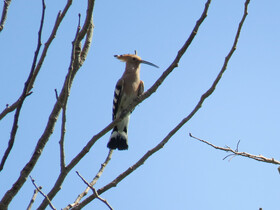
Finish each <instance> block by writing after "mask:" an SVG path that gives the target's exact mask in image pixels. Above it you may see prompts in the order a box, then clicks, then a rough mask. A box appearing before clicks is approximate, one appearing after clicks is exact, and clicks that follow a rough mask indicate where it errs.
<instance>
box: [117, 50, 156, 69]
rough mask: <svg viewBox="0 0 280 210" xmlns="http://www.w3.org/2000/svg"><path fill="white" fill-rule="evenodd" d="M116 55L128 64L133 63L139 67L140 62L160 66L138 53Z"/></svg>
mask: <svg viewBox="0 0 280 210" xmlns="http://www.w3.org/2000/svg"><path fill="white" fill-rule="evenodd" d="M114 57H116V58H117V59H119V60H121V61H123V62H126V64H127V65H132V66H136V67H138V66H139V64H141V63H144V64H148V65H150V66H154V67H156V68H159V67H158V66H157V65H155V64H153V63H151V62H148V61H145V60H142V59H141V58H140V57H139V56H138V55H136V53H135V55H133V54H123V55H114Z"/></svg>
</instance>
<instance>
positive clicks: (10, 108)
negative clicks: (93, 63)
mask: <svg viewBox="0 0 280 210" xmlns="http://www.w3.org/2000/svg"><path fill="white" fill-rule="evenodd" d="M71 4H72V0H68V1H67V4H66V5H65V7H64V9H63V11H62V13H61V11H59V13H58V15H57V18H56V21H55V24H54V27H53V30H52V32H51V35H50V36H49V38H48V40H47V42H46V43H45V46H44V49H43V51H42V54H41V57H40V59H39V61H38V63H37V65H36V68H35V70H34V73H33V75H32V77H31V79H30V82H29V84H28V88H27V92H30V90H31V89H32V88H33V85H34V82H35V80H36V78H37V75H38V73H39V71H40V69H41V66H42V64H43V62H44V60H45V57H46V55H47V52H48V49H49V46H50V45H51V43H52V41H53V40H54V38H55V36H56V32H57V30H58V28H59V26H60V24H61V22H62V20H63V18H64V17H65V15H66V13H67V11H68V9H69V7H70V6H71ZM19 103H20V98H19V99H18V100H17V101H16V102H14V103H13V104H12V105H10V106H7V107H6V108H5V109H4V110H3V111H2V112H1V113H0V120H1V119H3V118H4V117H5V116H6V115H7V114H8V113H10V112H12V111H14V110H15V109H16V108H17V107H18V106H19Z"/></svg>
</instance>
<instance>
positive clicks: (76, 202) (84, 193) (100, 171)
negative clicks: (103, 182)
mask: <svg viewBox="0 0 280 210" xmlns="http://www.w3.org/2000/svg"><path fill="white" fill-rule="evenodd" d="M112 154H113V150H109V153H108V156H107V158H106V160H105V161H104V163H102V164H101V167H100V169H99V171H98V172H97V174H96V175H95V177H94V178H93V180H92V181H91V183H90V184H89V185H90V186H93V185H95V184H96V182H97V180H98V179H99V178H100V176H101V175H102V173H103V171H104V169H105V167H106V166H107V164H108V163H109V161H110V160H111V158H112ZM89 190H90V187H87V188H86V189H85V191H84V192H82V193H81V194H80V195H79V196H78V197H77V199H76V200H75V202H74V203H72V204H69V205H68V206H67V207H65V208H64V209H63V210H69V209H71V208H73V207H74V206H76V205H77V204H78V203H79V202H80V201H81V199H82V198H83V197H84V196H86V195H87V193H88V191H89Z"/></svg>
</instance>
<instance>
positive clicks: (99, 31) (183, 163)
mask: <svg viewBox="0 0 280 210" xmlns="http://www.w3.org/2000/svg"><path fill="white" fill-rule="evenodd" d="M2 4H3V2H1V4H0V6H1V7H2ZM64 4H65V2H64V1H63V2H62V1H56V2H54V1H48V0H46V5H47V8H46V17H45V25H44V29H43V36H42V39H43V40H42V41H43V43H44V42H46V39H47V38H48V36H49V34H50V33H51V30H52V27H53V23H54V20H55V18H56V15H57V12H58V11H59V10H61V9H63V7H64ZM204 4H205V1H201V0H200V1H189V0H187V1H186V0H178V1H173V2H172V3H171V2H170V1H159V0H155V1H152V2H151V1H147V0H143V1H141V2H139V1H128V0H124V1H106V2H104V1H96V3H95V9H94V25H95V28H94V35H93V42H92V46H91V49H90V52H89V54H88V57H87V60H86V61H85V63H84V65H83V67H82V68H81V69H80V70H79V72H78V74H77V76H76V78H75V80H74V83H73V86H72V90H71V95H70V98H69V102H68V108H67V125H66V126H67V134H66V140H65V152H66V161H67V162H68V161H70V160H71V159H72V158H73V157H74V156H75V155H76V154H77V153H78V152H79V151H80V150H81V149H82V148H83V147H84V146H85V144H86V143H87V142H88V141H89V140H90V139H91V137H92V136H93V135H95V134H96V133H97V132H99V131H100V130H101V129H102V128H104V127H105V126H106V125H107V124H108V123H110V121H111V114H112V113H111V110H112V99H113V91H114V87H115V84H116V82H117V80H118V79H119V78H120V77H121V75H122V73H123V70H124V63H122V62H119V61H118V60H116V59H115V58H114V57H113V55H115V54H125V53H133V52H134V50H137V52H138V55H139V56H141V57H142V58H143V59H145V60H147V61H150V62H152V63H155V64H156V65H158V66H160V68H159V69H155V68H153V67H150V66H147V65H142V66H141V78H142V80H143V81H144V83H145V89H146V90H147V89H148V88H149V87H150V86H151V85H152V84H153V83H154V82H155V81H156V79H157V78H158V77H159V76H160V75H161V74H162V72H163V71H164V70H165V69H166V68H167V67H168V66H169V64H170V63H171V62H172V61H173V59H174V58H175V56H176V54H177V51H178V50H179V49H180V48H181V46H182V45H183V44H184V42H185V40H186V39H187V38H188V36H189V34H190V32H191V30H192V29H193V27H194V25H195V22H196V20H197V19H198V18H199V17H200V15H201V13H202V11H203V8H204ZM243 6H244V1H241V0H230V1H222V0H217V1H212V4H211V5H210V8H209V12H208V17H207V18H206V20H205V21H204V23H203V24H202V26H201V28H200V30H199V32H198V34H197V36H196V38H195V39H194V41H193V42H192V44H191V46H190V48H189V49H188V51H187V52H186V54H185V55H184V56H183V58H182V60H181V61H180V63H179V67H178V68H176V69H175V70H174V71H173V72H172V74H171V75H169V77H168V78H167V79H166V80H165V81H164V83H163V84H162V85H161V86H160V88H159V89H158V90H157V92H156V93H155V94H153V95H152V96H151V97H150V98H148V99H147V100H145V101H144V102H143V103H141V104H140V105H139V106H137V107H136V109H135V110H134V112H133V114H132V116H131V121H130V125H129V134H128V135H129V150H128V151H115V152H114V154H113V157H112V160H111V162H110V163H109V164H108V166H107V168H106V169H105V171H104V173H103V175H102V177H101V178H100V180H99V181H98V183H97V184H96V186H95V187H96V188H97V189H98V188H100V187H103V186H104V185H106V184H107V183H109V182H110V181H112V180H113V179H114V178H115V177H116V176H117V175H119V174H120V173H122V172H123V171H124V170H126V169H127V168H128V167H130V166H131V165H133V164H134V163H135V162H136V161H137V160H138V159H139V158H141V157H142V156H143V155H144V154H145V153H146V152H147V151H148V150H149V149H151V148H153V147H154V146H156V145H157V144H158V143H159V142H160V141H161V140H162V139H163V138H164V137H165V136H166V135H167V134H168V132H169V131H170V130H171V129H173V128H174V127H175V126H176V125H177V124H178V123H179V122H180V121H181V120H182V119H183V118H184V117H185V116H187V115H188V114H189V113H190V112H191V111H192V110H193V108H194V106H195V105H196V103H197V102H198V100H199V99H200V97H201V95H202V94H203V93H204V92H205V91H206V90H207V89H208V88H209V87H210V85H211V84H212V82H213V81H214V79H215V77H216V76H217V74H218V72H219V71H220V69H221V67H222V65H223V62H224V58H225V56H226V55H227V53H228V52H229V50H230V48H231V46H232V43H233V39H234V36H235V33H236V30H237V27H238V23H239V21H240V19H241V17H242V14H243ZM279 6H280V3H279V1H277V0H271V1H269V2H263V1H254V0H252V1H251V3H250V5H249V10H248V12H249V14H248V17H247V19H246V21H245V24H244V27H243V29H242V32H241V35H240V40H239V42H238V45H237V50H236V52H235V53H234V55H233V56H232V58H231V60H230V62H229V65H228V69H227V71H226V72H225V74H224V76H223V78H222V80H221V81H220V83H219V84H218V86H217V88H216V90H215V92H214V93H213V94H212V95H211V96H210V97H209V98H208V99H207V100H206V101H205V103H204V104H203V106H202V108H201V109H200V110H199V112H198V113H197V114H196V115H195V116H194V117H193V118H192V119H191V120H190V121H189V122H188V123H187V124H186V125H185V126H184V127H183V128H182V129H181V130H180V131H179V132H178V133H176V135H174V137H172V139H171V140H170V141H169V142H168V143H167V144H166V145H165V147H164V148H163V149H162V150H160V151H159V152H157V153H156V154H155V155H153V156H152V157H151V158H149V159H148V160H147V161H146V162H145V164H144V165H143V166H141V167H140V168H139V169H137V170H136V171H134V172H133V173H132V174H131V175H130V176H128V177H127V178H126V179H124V180H123V181H122V182H121V183H119V184H118V186H117V187H116V188H113V189H111V190H109V191H107V192H105V193H104V194H102V197H103V198H105V199H107V200H108V202H109V203H110V204H111V205H112V207H113V208H114V209H117V210H118V209H133V210H140V209H187V210H189V209H191V210H193V209H194V210H204V209H213V210H217V209H221V210H223V209H228V210H234V209H246V210H256V209H258V208H260V207H262V208H263V209H269V210H274V209H279V202H278V200H279V196H280V193H279V190H278V189H279V187H280V184H279V173H278V171H277V166H275V165H271V164H266V163H260V162H257V161H254V160H250V159H247V158H242V157H235V158H233V159H232V160H231V161H228V160H223V158H224V157H225V156H226V155H227V153H225V152H222V151H218V150H214V149H213V148H210V147H209V146H207V145H205V144H202V143H201V142H198V141H196V140H194V139H191V138H190V137H189V136H188V134H189V133H192V134H193V135H194V136H197V137H199V138H202V139H205V140H209V141H210V142H212V143H213V144H216V145H218V146H225V145H228V146H230V147H232V148H234V149H235V146H236V144H237V142H238V141H239V140H240V145H239V151H245V152H248V153H252V154H256V155H259V154H262V155H264V156H266V157H269V158H270V157H274V158H275V159H278V160H279V159H280V157H279V147H280V143H279V137H280V135H279V127H280V121H279V115H280V111H279V107H280V99H279V97H278V93H279V90H280V84H279V78H280V73H279V62H278V60H279V49H280V42H279V37H280V30H279V25H280V17H279V16H280V14H279V9H278V8H279ZM85 11H86V1H85V0H83V1H74V2H73V5H72V6H71V8H70V10H69V13H68V14H67V16H66V17H65V19H64V21H63V23H62V25H61V28H60V29H59V31H58V33H57V36H56V38H55V40H54V41H53V43H52V45H51V47H50V49H49V51H48V54H47V58H46V60H45V62H44V64H43V66H42V69H41V72H40V74H39V76H38V78H37V80H36V82H35V85H34V89H33V94H32V95H31V96H29V97H28V98H27V99H26V101H25V103H24V105H23V108H22V112H21V116H20V119H19V129H18V133H17V136H16V142H15V145H14V148H13V150H12V152H11V154H10V157H9V158H8V160H7V162H6V167H5V168H4V170H3V171H2V172H0V186H1V187H0V195H1V197H2V195H3V194H4V193H5V192H6V191H7V190H8V189H10V188H11V186H12V184H13V183H14V182H15V180H16V179H17V178H18V176H19V173H20V170H21V169H22V168H23V166H24V165H25V164H26V162H27V161H28V160H29V159H30V157H31V155H32V153H33V150H34V145H36V142H37V140H38V138H39V137H40V135H41V134H42V132H43V130H44V128H45V125H46V122H47V120H48V116H49V113H50V111H51V110H52V107H53V105H54V103H55V100H56V98H55V93H54V89H58V90H60V88H61V87H62V84H63V81H64V78H65V75H66V73H67V69H68V66H69V61H70V53H71V42H72V40H73V38H74V35H75V30H76V26H77V22H78V13H81V14H82V22H83V20H84V18H85ZM40 17H41V1H35V0H30V1H27V2H22V1H12V3H11V5H10V8H9V13H8V18H7V22H6V24H5V28H4V30H3V31H2V32H1V35H0V36H1V39H0V46H1V50H0V57H1V70H0V107H2V108H1V110H2V109H4V108H5V106H6V104H12V103H13V102H14V101H15V100H16V99H17V98H18V97H19V95H20V93H21V91H22V88H23V85H24V82H25V80H26V78H27V76H28V74H29V71H30V67H31V64H32V59H33V55H34V51H35V48H36V44H37V32H38V28H39V20H40ZM13 115H14V114H9V115H8V116H6V118H4V119H3V120H2V121H1V122H0V134H1V145H2V146H1V147H0V154H1V157H2V154H3V153H4V151H5V149H6V145H7V142H8V139H9V135H10V129H11V127H12V120H13ZM60 125H61V119H59V120H58V123H57V125H56V128H55V131H54V133H53V135H52V136H51V138H50V140H49V142H48V144H47V145H46V147H45V149H44V151H43V154H42V156H41V158H40V159H39V161H38V164H37V165H36V167H35V168H34V170H33V171H32V172H31V175H32V177H33V178H34V179H35V181H36V183H37V184H38V185H41V186H43V191H44V192H45V193H48V192H49V190H50V189H51V187H52V186H53V183H54V181H55V180H56V178H57V176H58V173H59V144H58V141H59V138H60ZM108 139H109V133H108V134H106V135H105V136H104V137H103V138H101V139H100V140H99V141H98V142H97V143H96V144H95V145H94V147H93V148H92V149H91V150H90V152H89V153H88V154H87V155H86V156H85V158H84V159H83V160H82V161H81V162H80V163H79V164H78V165H77V166H76V167H75V168H74V169H73V170H72V171H71V172H70V174H69V176H68V178H66V180H65V182H64V184H63V187H62V190H61V191H60V192H59V193H58V195H57V196H56V197H55V199H54V200H53V204H54V206H55V207H56V208H58V209H60V208H63V207H65V206H66V205H67V204H68V203H71V202H73V201H74V199H75V198H76V196H77V195H78V194H79V193H80V192H82V191H83V190H84V188H85V185H84V183H83V182H82V181H81V179H80V178H79V177H78V176H77V175H76V173H75V171H76V170H78V171H79V172H80V173H81V174H82V175H83V176H84V178H86V179H87V180H88V181H90V180H91V179H92V178H93V177H94V176H95V174H96V172H97V171H98V169H99V167H100V164H101V163H102V162H103V161H104V160H105V158H106V156H107V153H108V149H107V148H106V144H107V141H108ZM33 190H34V186H33V185H32V183H31V181H30V180H27V181H26V183H25V185H24V186H23V188H22V189H21V191H20V192H19V193H18V194H17V196H16V197H15V198H14V200H13V202H12V203H11V205H10V209H12V210H13V209H25V208H26V207H27V205H28V203H29V201H30V199H31V196H32V193H33ZM41 201H42V196H40V195H38V197H37V199H36V201H35V204H34V207H36V206H38V204H40V202H41ZM84 209H108V208H107V207H106V206H105V205H104V204H103V203H101V202H100V201H98V200H95V201H93V202H92V203H90V204H89V205H88V206H87V207H85V208H84Z"/></svg>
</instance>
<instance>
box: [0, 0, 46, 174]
mask: <svg viewBox="0 0 280 210" xmlns="http://www.w3.org/2000/svg"><path fill="white" fill-rule="evenodd" d="M45 9H46V5H45V1H44V0H42V17H41V23H40V28H39V32H38V42H37V48H36V51H35V55H34V58H33V63H32V67H31V70H30V73H29V76H28V79H27V81H26V82H25V85H24V88H23V91H22V94H21V96H20V98H19V104H18V106H17V109H16V113H15V116H14V123H13V127H12V131H11V135H10V140H9V143H8V148H7V149H6V151H5V153H4V156H3V158H2V160H1V164H0V171H1V170H2V169H3V167H4V165H5V162H6V160H7V158H8V156H9V154H10V152H11V150H12V148H13V145H14V142H15V137H16V133H17V129H18V119H19V115H20V111H21V108H22V105H23V102H24V100H25V98H26V97H27V96H28V95H30V93H29V91H28V86H29V83H30V81H31V78H32V76H33V73H34V70H35V66H36V62H37V58H38V55H39V51H40V48H41V45H42V43H41V37H42V29H43V25H44V18H45Z"/></svg>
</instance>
